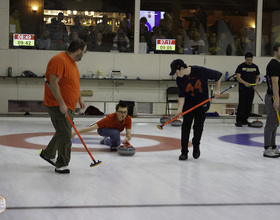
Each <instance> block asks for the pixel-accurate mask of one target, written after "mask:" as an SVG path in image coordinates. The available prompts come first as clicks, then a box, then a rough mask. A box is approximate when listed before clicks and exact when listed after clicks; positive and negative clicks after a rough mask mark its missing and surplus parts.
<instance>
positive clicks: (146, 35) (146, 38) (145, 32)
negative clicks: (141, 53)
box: [139, 17, 152, 48]
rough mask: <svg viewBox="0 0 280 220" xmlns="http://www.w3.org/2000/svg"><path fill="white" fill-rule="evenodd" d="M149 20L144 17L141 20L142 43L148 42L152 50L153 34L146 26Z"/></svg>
mask: <svg viewBox="0 0 280 220" xmlns="http://www.w3.org/2000/svg"><path fill="white" fill-rule="evenodd" d="M146 23H147V19H146V18H145V17H142V18H141V19H140V27H139V28H140V33H139V34H140V37H139V40H140V42H146V43H147V48H151V40H152V34H151V32H150V31H149V29H148V27H147V26H146Z"/></svg>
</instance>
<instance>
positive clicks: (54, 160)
mask: <svg viewBox="0 0 280 220" xmlns="http://www.w3.org/2000/svg"><path fill="white" fill-rule="evenodd" d="M39 155H40V157H42V158H43V159H44V160H45V161H47V162H49V163H50V164H51V165H53V166H55V162H56V159H48V158H46V157H44V155H43V149H41V150H40V154H39Z"/></svg>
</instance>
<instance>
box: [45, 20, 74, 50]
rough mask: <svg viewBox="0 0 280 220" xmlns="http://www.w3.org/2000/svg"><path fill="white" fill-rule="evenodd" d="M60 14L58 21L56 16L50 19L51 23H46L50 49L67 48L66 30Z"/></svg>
mask: <svg viewBox="0 0 280 220" xmlns="http://www.w3.org/2000/svg"><path fill="white" fill-rule="evenodd" d="M61 18H62V15H59V19H60V21H59V22H58V20H57V19H56V18H52V19H51V23H50V24H48V25H47V28H48V29H49V31H50V38H51V47H50V49H52V50H65V49H66V48H67V46H68V45H69V44H68V41H69V38H68V32H67V30H66V27H65V25H64V24H63V23H62V22H61Z"/></svg>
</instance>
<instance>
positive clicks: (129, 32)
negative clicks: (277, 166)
mask: <svg viewBox="0 0 280 220" xmlns="http://www.w3.org/2000/svg"><path fill="white" fill-rule="evenodd" d="M119 29H122V30H123V31H124V33H125V35H126V36H127V37H128V39H129V40H130V41H131V39H133V31H132V30H131V28H129V27H128V21H127V20H126V19H123V20H122V21H121V22H120V28H119Z"/></svg>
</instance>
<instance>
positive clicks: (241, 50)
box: [234, 34, 244, 56]
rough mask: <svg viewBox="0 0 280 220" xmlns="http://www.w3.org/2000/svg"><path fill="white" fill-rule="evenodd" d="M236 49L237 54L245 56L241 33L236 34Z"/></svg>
mask: <svg viewBox="0 0 280 220" xmlns="http://www.w3.org/2000/svg"><path fill="white" fill-rule="evenodd" d="M234 50H235V55H236V56H243V55H244V48H243V45H242V41H241V37H240V35H239V34H236V35H235V36H234Z"/></svg>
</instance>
